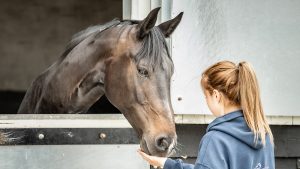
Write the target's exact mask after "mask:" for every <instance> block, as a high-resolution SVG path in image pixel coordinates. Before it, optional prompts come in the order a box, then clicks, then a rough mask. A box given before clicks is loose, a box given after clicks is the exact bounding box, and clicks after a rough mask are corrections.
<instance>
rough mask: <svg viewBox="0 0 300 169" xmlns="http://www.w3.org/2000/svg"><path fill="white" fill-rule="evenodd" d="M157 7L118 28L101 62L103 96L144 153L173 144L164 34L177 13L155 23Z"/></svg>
mask: <svg viewBox="0 0 300 169" xmlns="http://www.w3.org/2000/svg"><path fill="white" fill-rule="evenodd" d="M158 12H159V8H156V9H154V10H152V11H151V12H150V13H149V14H148V16H147V17H146V18H145V19H144V20H142V21H140V22H138V21H136V24H132V25H127V26H125V27H120V28H118V27H115V29H116V30H113V29H112V30H111V31H117V29H123V30H122V33H120V35H119V39H118V41H117V43H116V44H114V45H115V49H114V51H113V52H112V53H111V57H108V58H107V59H106V61H105V78H104V89H105V95H106V97H107V98H108V100H109V101H110V102H111V103H112V104H113V105H114V106H115V107H117V108H118V109H119V110H120V111H121V112H122V113H123V114H124V116H125V117H126V118H127V120H128V121H129V122H130V124H131V125H132V126H133V128H134V129H135V130H136V131H137V134H138V136H139V138H140V140H141V148H142V150H143V151H145V152H146V153H148V154H152V155H158V156H166V155H168V154H169V153H170V152H171V151H172V149H173V148H174V146H175V144H176V138H177V136H176V131H175V122H174V117H173V109H172V105H171V99H170V81H171V76H172V74H173V62H172V59H171V57H170V54H169V51H168V47H167V43H166V41H165V38H167V37H169V36H170V35H171V34H172V32H173V31H174V30H175V29H176V27H177V25H178V24H179V22H180V20H181V17H182V13H180V14H179V15H178V16H177V17H175V18H174V19H172V20H169V21H167V22H164V23H162V24H160V25H158V26H155V22H156V19H157V14H158Z"/></svg>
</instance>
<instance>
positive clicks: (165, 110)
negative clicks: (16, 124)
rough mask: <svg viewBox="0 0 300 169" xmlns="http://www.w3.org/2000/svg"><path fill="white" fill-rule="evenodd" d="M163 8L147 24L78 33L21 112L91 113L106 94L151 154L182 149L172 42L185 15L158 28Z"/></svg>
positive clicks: (124, 23) (123, 23)
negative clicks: (172, 92) (168, 40)
mask: <svg viewBox="0 0 300 169" xmlns="http://www.w3.org/2000/svg"><path fill="white" fill-rule="evenodd" d="M159 10H160V8H156V9H153V10H152V11H151V12H150V13H149V14H148V16H147V17H146V18H145V19H143V20H119V19H114V20H112V21H110V22H108V23H106V24H103V25H96V26H92V27H89V28H87V29H85V30H83V31H81V32H79V33H77V34H75V35H74V36H73V38H72V40H71V41H70V43H69V44H68V45H67V47H66V50H65V52H63V54H62V55H61V56H60V57H59V59H58V60H57V61H56V62H55V63H53V64H52V65H51V66H50V67H49V68H48V69H47V70H45V71H44V72H43V73H41V74H40V75H39V76H38V77H37V78H36V79H35V80H34V81H33V82H32V83H31V85H30V87H29V88H28V90H27V92H26V94H25V96H24V98H23V101H22V103H21V105H20V107H19V110H18V114H26V113H33V114H42V113H47V114H52V113H58V114H67V113H86V112H87V110H88V109H89V108H90V107H91V106H92V105H93V104H94V103H95V102H96V101H97V100H98V99H99V98H100V97H101V96H103V95H105V96H106V97H107V99H108V100H109V101H110V102H111V103H112V105H114V106H115V107H116V108H117V109H118V110H120V112H121V113H122V114H123V115H124V116H125V118H126V119H127V120H128V122H129V123H130V124H131V125H132V127H133V128H134V130H135V131H136V133H137V136H138V138H139V140H140V147H141V149H142V150H143V151H144V152H146V153H147V154H151V155H156V156H167V155H168V154H169V153H170V152H171V151H172V150H173V149H174V146H175V145H176V140H177V135H176V131H175V122H174V112H173V108H172V105H171V99H170V81H171V76H172V74H173V71H174V65H173V61H172V58H171V56H170V53H169V49H168V46H167V43H166V39H165V38H168V37H169V36H170V35H171V34H172V33H173V32H174V30H175V29H176V27H177V26H178V24H179V23H180V21H181V18H182V15H183V12H181V13H180V14H178V15H177V16H176V17H175V18H173V19H170V20H168V21H166V22H163V23H161V24H159V25H158V26H155V23H156V20H157V15H158V12H159Z"/></svg>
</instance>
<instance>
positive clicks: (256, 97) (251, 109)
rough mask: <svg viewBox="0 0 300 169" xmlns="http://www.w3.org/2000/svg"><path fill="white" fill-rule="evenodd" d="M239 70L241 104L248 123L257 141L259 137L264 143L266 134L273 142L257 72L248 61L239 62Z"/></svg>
mask: <svg viewBox="0 0 300 169" xmlns="http://www.w3.org/2000/svg"><path fill="white" fill-rule="evenodd" d="M238 71H239V73H238V84H239V87H240V91H239V93H240V98H239V99H240V105H241V107H242V109H243V113H244V117H245V120H246V123H247V125H248V126H249V128H250V129H251V130H252V131H253V132H254V136H255V137H254V140H255V143H257V141H258V139H261V141H262V142H263V144H265V142H266V134H268V135H269V136H270V139H271V142H273V135H272V132H271V129H270V126H269V125H268V123H267V121H266V117H265V115H264V111H263V108H262V103H261V99H260V92H259V86H258V81H257V78H256V75H255V72H254V70H253V68H252V67H251V65H250V64H249V63H247V62H241V63H239V64H238Z"/></svg>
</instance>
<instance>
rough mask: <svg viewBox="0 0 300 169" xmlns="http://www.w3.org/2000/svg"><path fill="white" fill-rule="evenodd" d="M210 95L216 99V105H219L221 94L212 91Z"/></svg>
mask: <svg viewBox="0 0 300 169" xmlns="http://www.w3.org/2000/svg"><path fill="white" fill-rule="evenodd" d="M212 94H213V97H214V99H216V101H217V102H218V103H220V102H221V96H222V94H221V92H219V91H218V90H216V89H214V90H213V93H212Z"/></svg>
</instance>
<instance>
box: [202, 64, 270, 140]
mask: <svg viewBox="0 0 300 169" xmlns="http://www.w3.org/2000/svg"><path fill="white" fill-rule="evenodd" d="M201 84H202V87H203V88H204V89H205V90H207V91H208V92H210V93H212V91H213V90H214V89H216V90H218V91H220V92H222V93H223V94H224V95H225V96H226V97H227V99H228V100H229V103H230V104H232V105H239V106H241V108H242V110H243V114H244V118H245V121H246V123H247V125H248V126H249V128H250V129H251V131H252V132H253V133H254V141H255V143H257V142H258V140H261V141H262V143H263V144H265V143H266V134H268V135H269V137H270V141H271V142H272V143H273V135H272V131H271V129H270V126H269V124H268V123H267V121H266V117H265V115H264V111H263V108H262V104H261V100H260V92H259V86H258V81H257V78H256V75H255V72H254V70H253V68H252V67H251V65H250V64H249V63H247V62H241V63H239V64H238V65H237V66H236V64H235V63H233V62H230V61H221V62H218V63H216V64H214V65H212V66H211V67H209V68H208V69H207V70H205V71H204V72H203V75H202V79H201Z"/></svg>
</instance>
